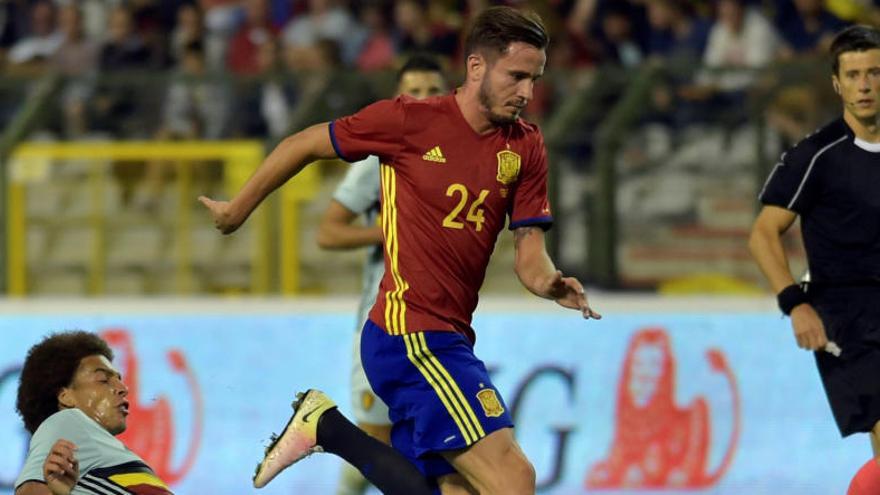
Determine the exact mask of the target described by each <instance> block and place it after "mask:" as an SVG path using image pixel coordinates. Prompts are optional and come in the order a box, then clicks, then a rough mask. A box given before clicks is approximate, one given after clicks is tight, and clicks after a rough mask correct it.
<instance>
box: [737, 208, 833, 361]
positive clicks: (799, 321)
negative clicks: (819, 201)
mask: <svg viewBox="0 0 880 495" xmlns="http://www.w3.org/2000/svg"><path fill="white" fill-rule="evenodd" d="M795 218H797V213H795V212H794V211H791V210H788V209H785V208H782V207H779V206H773V205H768V206H764V208H763V209H762V210H761V213H759V214H758V218H757V219H756V220H755V223H754V225H753V226H752V232H751V234H750V236H749V250H750V251H751V253H752V257H754V259H755V261H756V262H757V263H758V266H759V267H760V268H761V271H762V272H763V273H764V276H765V277H767V281H768V282H769V283H770V287H771V288H772V289H773V292H774V293H775V294H779V293H780V292H781V291H782V290H783V289H785V288H786V287H788V286H790V285H792V284H794V283H795V280H794V277H792V275H791V269H790V268H789V266H788V258H787V257H786V255H785V249H784V248H783V246H782V235H783V234H784V233H785V232H786V231H787V230H788V228H789V227H791V224H792V223H794V220H795ZM791 325H792V328H793V329H794V335H795V339H796V340H797V344H798V347H800V348H802V349H808V350H814V351H815V350H818V349H822V348H824V347H825V345H826V344H827V343H828V338H827V336H826V334H825V326H824V325H823V324H822V320H821V319H820V318H819V315H818V314H817V313H816V310H815V309H813V307H812V306H811V305H810V304H809V303H806V302H805V303H802V304H798V305H797V306H795V307H794V308H793V309H792V310H791Z"/></svg>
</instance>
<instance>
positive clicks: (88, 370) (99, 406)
mask: <svg viewBox="0 0 880 495" xmlns="http://www.w3.org/2000/svg"><path fill="white" fill-rule="evenodd" d="M127 396H128V387H126V386H125V384H124V383H122V376H121V375H120V374H119V372H118V371H116V368H114V367H113V365H112V364H111V363H110V361H109V360H107V358H106V357H104V356H101V355H94V356H87V357H85V358H83V359H82V361H80V362H79V367H78V368H77V370H76V373H74V375H73V382H72V383H71V385H70V386H69V387H65V388H63V389H62V390H61V392H60V393H59V394H58V401H59V403H60V404H61V406H62V407H63V408H65V409H70V408H77V409H79V410H80V411H82V412H84V413H85V414H86V416H88V417H90V418H92V419H94V420H95V421H96V422H97V423H98V424H100V425H101V426H103V427H104V429H105V430H107V431H109V432H110V434H112V435H118V434H120V433H122V432H123V431H125V426H126V417H127V416H128V400H127V399H126V397H127Z"/></svg>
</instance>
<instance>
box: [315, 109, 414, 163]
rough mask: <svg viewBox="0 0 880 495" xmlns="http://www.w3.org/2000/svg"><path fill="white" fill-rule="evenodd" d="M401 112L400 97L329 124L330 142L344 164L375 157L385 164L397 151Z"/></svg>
mask: <svg viewBox="0 0 880 495" xmlns="http://www.w3.org/2000/svg"><path fill="white" fill-rule="evenodd" d="M404 120H405V109H404V104H403V101H402V99H401V98H400V97H398V98H395V99H393V100H380V101H377V102H376V103H373V104H372V105H369V106H367V107H364V108H363V109H361V110H360V111H359V112H357V113H355V114H353V115H349V116H348V117H342V118H340V119H337V120H335V121H333V122H331V123H330V141H331V142H332V143H333V149H334V150H336V154H337V155H339V158H342V159H343V160H345V161H348V162H356V161H358V160H363V159H364V158H366V157H367V156H369V155H376V156H378V157H380V158H382V159H383V160H389V161H390V157H393V156H394V155H395V154H396V153H397V152H398V151H399V150H400V148H401V141H402V138H403V127H404Z"/></svg>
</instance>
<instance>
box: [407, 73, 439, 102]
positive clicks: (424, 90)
mask: <svg viewBox="0 0 880 495" xmlns="http://www.w3.org/2000/svg"><path fill="white" fill-rule="evenodd" d="M445 92H446V82H445V81H444V80H443V76H441V75H440V73H439V72H435V71H423V70H418V71H408V72H404V73H403V75H401V76H400V83H399V84H398V85H397V93H398V94H402V95H409V96H412V97H413V98H416V99H419V100H421V99H423V98H428V97H429V96H437V95H441V94H443V93H445Z"/></svg>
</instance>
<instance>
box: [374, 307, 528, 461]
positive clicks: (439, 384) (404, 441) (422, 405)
mask: <svg viewBox="0 0 880 495" xmlns="http://www.w3.org/2000/svg"><path fill="white" fill-rule="evenodd" d="M361 361H362V362H363V365H364V371H366V374H367V379H368V380H369V382H370V386H372V387H373V391H375V392H376V395H378V396H379V397H380V398H381V399H382V400H383V401H384V402H385V403H386V404H388V411H389V417H390V419H391V422H392V423H393V427H392V430H391V443H392V445H393V446H394V448H395V449H397V450H398V451H400V452H401V453H402V454H403V455H404V456H406V457H407V458H408V459H409V460H410V461H411V462H412V463H413V464H415V466H416V467H417V468H418V469H419V471H421V472H422V473H423V474H424V475H425V476H427V477H429V478H438V477H440V476H443V475H445V474H450V473H454V472H455V469H454V468H453V467H452V465H450V464H449V463H448V462H447V461H446V459H445V458H443V456H442V455H441V454H442V453H443V452H446V451H452V450H459V449H464V448H467V447H469V446H471V445H473V444H474V443H476V442H478V441H479V440H480V439H482V438H483V437H485V436H486V435H488V434H490V433H492V432H493V431H496V430H500V429H502V428H510V427H512V426H513V421H512V420H511V418H510V414H509V412H508V409H507V405H505V404H504V399H502V398H501V394H499V393H498V391H497V390H496V389H495V387H494V386H493V385H492V381H491V380H490V379H489V373H488V371H486V366H485V365H483V362H482V361H480V360H479V359H477V357H476V356H474V350H473V346H472V345H471V343H470V342H469V341H468V340H467V339H466V338H465V337H464V336H462V335H459V334H457V333H454V332H439V331H437V332H430V331H429V332H419V333H414V334H409V335H388V334H387V333H386V332H385V331H384V330H382V329H381V328H380V327H379V326H377V325H376V324H374V323H373V322H371V321H369V320H367V322H366V324H365V325H364V330H363V332H361Z"/></svg>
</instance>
